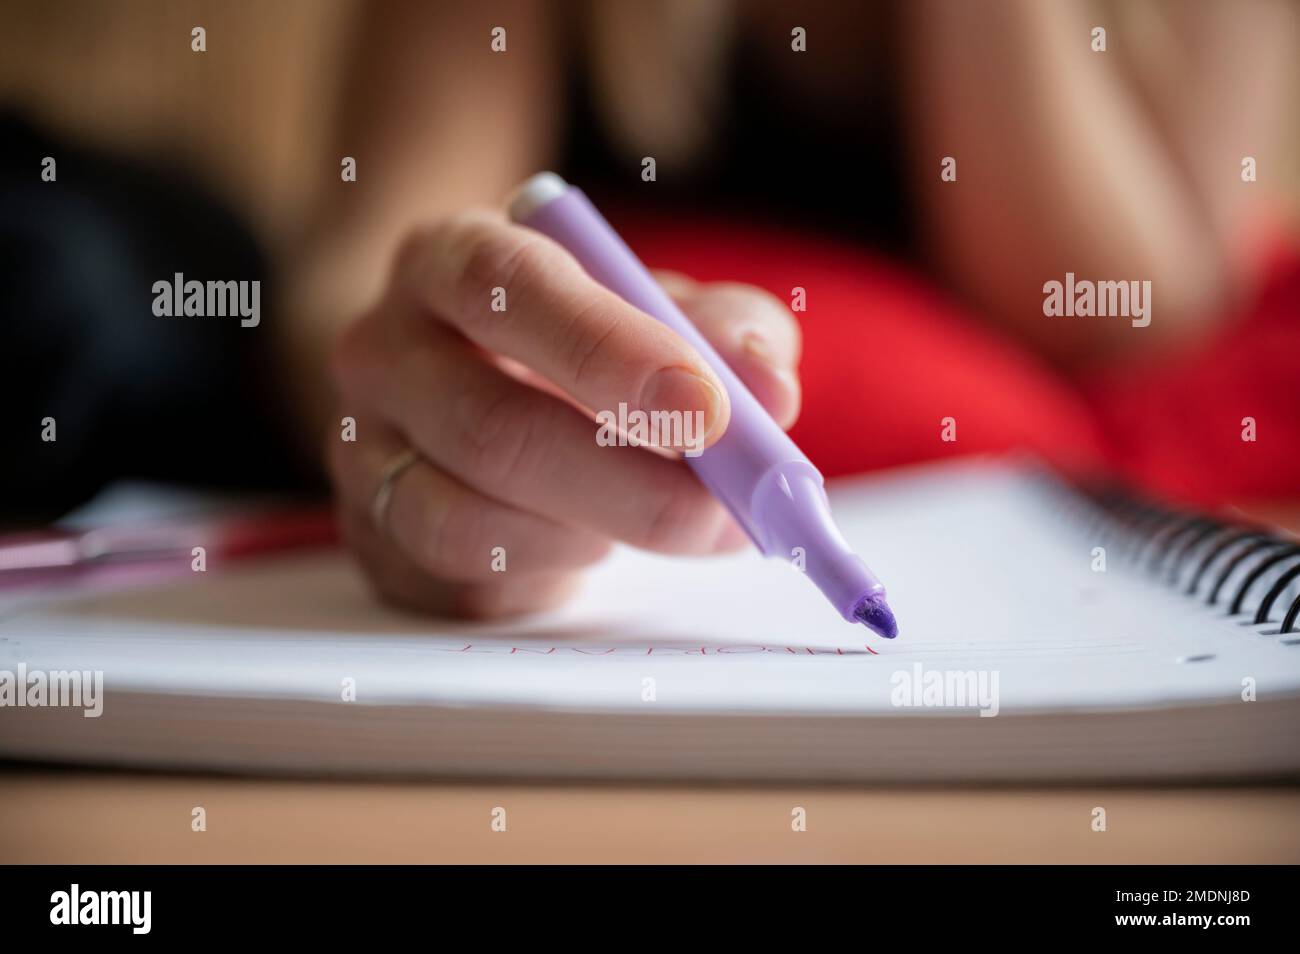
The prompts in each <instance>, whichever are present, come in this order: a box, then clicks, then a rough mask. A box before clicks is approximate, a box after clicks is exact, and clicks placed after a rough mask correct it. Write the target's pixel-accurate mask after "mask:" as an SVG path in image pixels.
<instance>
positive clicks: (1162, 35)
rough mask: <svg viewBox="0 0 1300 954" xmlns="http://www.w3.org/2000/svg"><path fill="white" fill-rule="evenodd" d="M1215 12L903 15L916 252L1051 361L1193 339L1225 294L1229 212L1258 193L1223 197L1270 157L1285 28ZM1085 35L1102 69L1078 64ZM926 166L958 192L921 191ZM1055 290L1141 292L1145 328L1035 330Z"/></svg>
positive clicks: (942, 11) (1037, 10)
mask: <svg viewBox="0 0 1300 954" xmlns="http://www.w3.org/2000/svg"><path fill="white" fill-rule="evenodd" d="M1139 6H1145V5H1144V4H1142V5H1139ZM1223 6H1225V5H1221V4H1213V3H1210V4H1202V3H1177V4H1171V5H1169V6H1168V7H1167V8H1160V11H1159V13H1160V14H1161V16H1159V17H1155V18H1152V17H1151V16H1148V17H1147V18H1146V20H1145V22H1142V21H1140V20H1139V19H1138V18H1133V20H1130V18H1128V17H1124V18H1118V17H1115V16H1108V15H1106V9H1107V8H1104V7H1103V6H1101V5H1100V4H1096V5H1094V4H1091V3H1087V2H1082V0H1077V2H1066V0H1060V2H1051V3H1042V2H1037V0H999V2H991V3H988V2H970V0H921V2H920V3H918V4H916V5H915V6H914V7H912V8H911V10H912V20H911V24H910V27H911V35H910V39H909V59H910V64H911V73H910V79H911V80H912V82H913V83H914V90H915V92H916V94H917V95H916V97H915V98H914V99H913V100H912V103H911V121H912V123H913V124H914V132H915V139H916V142H917V145H918V146H919V148H918V149H917V151H916V155H917V156H918V158H917V159H916V160H915V163H914V165H915V173H916V176H917V180H916V181H917V184H918V187H917V192H918V196H919V199H920V202H921V205H922V208H923V211H924V214H925V217H926V222H927V232H928V238H929V242H930V246H931V248H930V250H931V252H932V254H933V255H934V256H935V258H936V260H937V261H938V263H939V264H940V266H941V267H942V268H943V269H944V271H945V272H946V273H947V275H948V276H949V278H950V280H952V281H953V282H954V283H955V284H956V285H957V286H958V287H959V288H960V289H961V290H962V291H963V292H964V293H965V294H966V295H967V296H969V297H970V298H972V299H973V300H974V301H975V302H976V303H977V304H979V305H980V306H982V307H983V308H984V309H986V310H987V311H988V312H989V313H990V314H991V316H992V317H994V318H995V319H996V320H999V321H1001V322H1003V323H1005V324H1006V325H1008V326H1009V327H1010V328H1011V329H1012V330H1014V331H1015V332H1016V333H1018V334H1020V335H1021V336H1023V337H1026V338H1028V339H1029V340H1030V341H1032V342H1033V343H1034V344H1035V345H1037V346H1038V348H1039V349H1040V350H1041V351H1043V352H1044V353H1046V354H1047V355H1049V356H1051V357H1053V358H1055V359H1057V360H1059V361H1062V362H1065V363H1071V364H1080V363H1087V362H1089V361H1095V360H1097V359H1099V358H1104V357H1113V356H1118V354H1119V353H1120V352H1123V354H1124V355H1125V356H1130V357H1132V356H1138V355H1143V354H1148V353H1149V352H1150V351H1152V350H1154V349H1159V348H1162V347H1165V346H1168V345H1170V344H1171V343H1173V342H1175V341H1183V342H1185V341H1187V340H1190V339H1194V338H1195V337H1196V336H1198V335H1200V334H1203V333H1204V332H1205V331H1206V330H1207V329H1208V328H1209V325H1210V322H1211V321H1212V320H1213V319H1214V318H1215V317H1217V316H1218V315H1219V314H1221V313H1222V310H1223V308H1224V307H1225V305H1227V304H1228V303H1229V302H1230V301H1231V300H1232V298H1233V297H1234V295H1235V294H1236V292H1237V291H1238V290H1239V288H1240V284H1241V281H1242V279H1243V269H1242V267H1241V262H1240V257H1239V256H1238V255H1237V254H1236V253H1234V244H1233V243H1234V242H1235V241H1236V240H1238V239H1240V237H1241V235H1240V233H1241V231H1242V229H1243V227H1244V224H1245V223H1244V217H1245V214H1246V208H1247V207H1246V205H1245V200H1246V198H1247V196H1248V195H1256V196H1258V195H1262V194H1266V193H1265V189H1266V188H1267V186H1266V185H1265V184H1264V183H1263V182H1260V183H1254V184H1250V185H1246V184H1245V183H1242V181H1241V177H1240V171H1241V165H1240V162H1241V156H1243V155H1257V156H1259V155H1260V154H1261V153H1262V152H1265V151H1268V150H1273V149H1275V147H1274V146H1273V145H1272V142H1273V140H1274V138H1275V130H1274V127H1275V126H1280V125H1282V123H1283V119H1282V117H1284V116H1286V115H1288V112H1287V111H1286V109H1285V108H1284V107H1285V104H1284V103H1283V102H1281V100H1282V99H1283V98H1284V97H1283V95H1282V93H1283V91H1284V90H1285V86H1284V84H1282V83H1280V82H1277V81H1276V77H1277V76H1279V75H1280V74H1281V73H1282V72H1283V69H1282V67H1283V65H1284V64H1285V61H1286V56H1287V51H1288V50H1293V49H1294V44H1293V42H1292V36H1291V34H1290V32H1289V26H1290V25H1291V24H1293V21H1294V19H1295V18H1294V10H1293V9H1291V8H1288V7H1285V6H1284V5H1282V4H1269V3H1258V4H1251V5H1247V4H1232V5H1230V6H1231V7H1232V10H1231V12H1228V11H1225V10H1223ZM1126 9H1127V8H1126ZM1146 12H1147V13H1148V14H1150V13H1152V12H1154V11H1152V10H1151V9H1150V8H1148V9H1147V10H1146ZM1161 21H1164V22H1163V23H1162V22H1161ZM1134 23H1137V24H1139V25H1140V27H1141V29H1140V30H1139V29H1138V28H1136V27H1135V26H1134ZM1173 24H1177V28H1176V29H1175V28H1174V27H1173ZM1096 26H1104V27H1106V29H1107V52H1105V53H1095V52H1093V51H1092V49H1091V46H1090V40H1091V36H1090V34H1091V30H1092V28H1093V27H1096ZM1290 115H1294V108H1292V109H1291V111H1290ZM942 156H954V157H956V158H957V167H958V178H957V182H955V183H944V182H940V181H939V176H938V170H939V159H940V157H942ZM1274 158H1275V156H1274V155H1273V154H1272V153H1270V162H1272V167H1273V169H1274V172H1275V174H1276V173H1277V172H1278V170H1279V169H1280V167H1281V166H1282V163H1281V162H1273V159H1274ZM1260 162H1261V168H1262V167H1264V164H1265V160H1264V159H1263V158H1262V157H1261V159H1260ZM1252 189H1253V190H1256V191H1255V192H1254V193H1251V192H1250V191H1249V190H1252ZM1067 271H1072V272H1074V273H1075V275H1076V276H1077V277H1078V278H1080V279H1084V278H1086V279H1092V280H1134V279H1135V280H1139V281H1141V280H1150V281H1151V282H1152V304H1153V311H1152V318H1153V320H1152V324H1151V326H1150V327H1148V328H1144V329H1141V330H1140V331H1139V330H1135V329H1132V328H1131V327H1130V326H1129V324H1128V323H1127V322H1120V321H1108V320H1105V319H1097V320H1068V319H1067V320H1052V319H1047V318H1045V317H1044V316H1043V313H1042V304H1043V291H1042V286H1043V283H1044V282H1046V281H1048V280H1051V279H1057V280H1061V279H1063V278H1064V275H1065V273H1066V272H1067Z"/></svg>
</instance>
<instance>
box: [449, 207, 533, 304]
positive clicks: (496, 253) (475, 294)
mask: <svg viewBox="0 0 1300 954" xmlns="http://www.w3.org/2000/svg"><path fill="white" fill-rule="evenodd" d="M462 242H463V250H462V253H461V254H462V258H461V261H460V268H459V270H458V273H457V275H456V277H455V280H454V281H455V296H456V301H457V303H458V304H459V306H460V310H461V313H462V314H478V313H480V312H485V311H487V310H488V308H489V303H490V301H491V297H492V289H493V288H496V287H498V286H500V287H502V288H505V289H506V290H507V292H514V293H515V294H516V295H518V294H520V293H522V292H523V291H524V290H525V289H526V287H527V285H528V284H529V283H530V282H531V281H532V280H533V278H534V277H535V276H536V275H538V274H541V273H543V272H544V270H545V267H546V266H545V258H546V248H545V244H544V242H543V240H542V239H541V238H540V237H533V236H529V235H527V234H525V233H523V232H520V231H510V230H506V229H501V228H488V227H485V226H483V225H473V226H469V227H467V228H466V229H465V232H464V235H463V238H462Z"/></svg>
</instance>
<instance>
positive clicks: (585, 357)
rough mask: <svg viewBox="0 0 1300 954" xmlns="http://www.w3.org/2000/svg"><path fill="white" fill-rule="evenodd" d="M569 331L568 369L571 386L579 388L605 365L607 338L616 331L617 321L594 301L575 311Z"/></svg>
mask: <svg viewBox="0 0 1300 954" xmlns="http://www.w3.org/2000/svg"><path fill="white" fill-rule="evenodd" d="M569 328H570V331H569V338H570V342H569V345H568V349H567V355H568V361H567V367H569V368H570V369H571V373H572V375H573V382H574V384H575V385H578V386H580V387H581V386H584V385H586V384H587V383H588V382H589V381H590V380H591V378H592V377H593V376H594V375H595V374H597V373H598V371H599V369H601V368H602V367H603V366H604V365H605V364H606V363H607V362H608V360H609V358H610V352H611V350H612V348H611V345H610V339H611V338H613V336H614V335H615V334H616V333H617V332H618V321H617V320H615V319H614V318H612V317H611V316H610V315H609V314H608V313H607V311H606V308H605V306H604V303H603V302H593V303H590V304H588V305H585V306H583V307H581V308H578V309H577V310H576V311H575V313H574V316H573V320H572V322H571V323H570V325H569Z"/></svg>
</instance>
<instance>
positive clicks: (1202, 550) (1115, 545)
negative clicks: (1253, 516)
mask: <svg viewBox="0 0 1300 954" xmlns="http://www.w3.org/2000/svg"><path fill="white" fill-rule="evenodd" d="M1082 496H1083V497H1084V499H1085V500H1086V501H1087V504H1086V505H1085V506H1086V510H1085V511H1084V512H1082V513H1077V514H1076V517H1077V518H1080V519H1081V522H1082V523H1083V525H1084V526H1085V527H1086V528H1087V530H1088V532H1089V534H1090V535H1091V536H1093V537H1094V538H1095V539H1097V540H1098V541H1099V542H1100V543H1102V545H1104V546H1106V547H1107V549H1112V550H1113V551H1114V552H1115V553H1116V555H1117V557H1118V559H1120V560H1121V561H1123V562H1125V563H1128V564H1130V565H1132V566H1134V567H1136V568H1138V569H1140V570H1142V571H1143V572H1145V573H1146V574H1147V575H1148V576H1151V577H1154V578H1156V579H1159V580H1162V581H1163V582H1165V583H1166V584H1168V585H1170V586H1178V585H1179V584H1180V583H1181V582H1182V581H1183V580H1184V578H1186V580H1187V583H1186V586H1185V587H1184V589H1183V591H1184V593H1185V594H1186V595H1188V596H1193V597H1200V598H1202V599H1203V600H1204V602H1205V603H1206V605H1208V606H1221V605H1224V604H1225V603H1226V605H1227V611H1228V614H1229V615H1232V616H1237V615H1240V614H1242V613H1250V614H1251V619H1249V620H1243V621H1242V622H1243V624H1244V625H1251V626H1257V625H1264V624H1267V623H1269V622H1270V619H1269V617H1270V615H1271V614H1272V612H1273V608H1274V606H1275V605H1277V604H1278V603H1279V601H1280V600H1282V599H1283V597H1284V595H1285V594H1286V593H1287V592H1288V590H1292V589H1294V590H1297V592H1296V595H1295V598H1294V599H1293V600H1292V601H1291V604H1290V606H1289V607H1288V609H1287V610H1286V612H1285V614H1283V617H1282V623H1281V626H1280V627H1279V628H1278V629H1277V630H1276V631H1272V630H1270V631H1268V632H1267V633H1265V634H1263V635H1287V634H1291V633H1296V632H1300V628H1298V627H1300V586H1298V585H1297V584H1298V583H1300V540H1297V539H1295V538H1293V537H1291V536H1288V535H1287V534H1285V533H1283V532H1282V531H1279V530H1274V529H1271V528H1267V527H1262V526H1256V525H1250V524H1245V523H1243V522H1239V521H1233V520H1230V519H1218V518H1216V517H1212V516H1209V515H1207V514H1204V513H1199V512H1195V511H1191V510H1177V509H1172V508H1169V507H1166V506H1162V505H1159V504H1156V503H1154V502H1152V501H1150V500H1146V499H1143V498H1141V497H1139V496H1137V495H1134V494H1132V493H1130V492H1128V491H1127V490H1125V489H1123V488H1120V487H1114V486H1112V487H1106V488H1100V489H1095V488H1094V489H1091V490H1085V491H1084V493H1083V495H1082ZM1071 509H1072V510H1073V509H1075V508H1071ZM1279 570H1280V571H1281V572H1280V573H1278V575H1277V577H1276V579H1272V580H1271V582H1268V584H1267V589H1266V590H1265V591H1264V592H1263V594H1262V596H1260V599H1259V603H1258V605H1257V606H1256V607H1255V608H1254V610H1253V611H1252V610H1250V609H1248V607H1247V598H1248V597H1249V596H1250V595H1251V594H1252V592H1258V589H1259V586H1260V585H1261V584H1262V583H1263V582H1265V581H1267V580H1269V579H1270V574H1271V573H1274V572H1277V571H1279ZM1238 577H1240V582H1237V583H1235V585H1234V586H1233V587H1232V588H1231V589H1232V592H1231V594H1229V593H1227V592H1225V588H1228V586H1229V583H1230V582H1231V581H1233V580H1234V579H1237V578H1238ZM1207 582H1208V588H1207V587H1206V584H1207Z"/></svg>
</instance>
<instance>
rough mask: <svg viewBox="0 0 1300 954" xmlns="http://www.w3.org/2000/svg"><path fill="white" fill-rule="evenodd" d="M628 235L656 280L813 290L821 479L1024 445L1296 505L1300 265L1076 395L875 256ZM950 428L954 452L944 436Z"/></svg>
mask: <svg viewBox="0 0 1300 954" xmlns="http://www.w3.org/2000/svg"><path fill="white" fill-rule="evenodd" d="M618 226H619V229H620V231H621V232H622V233H623V234H624V236H625V237H626V238H627V240H628V242H629V244H631V245H632V247H633V248H634V249H636V251H637V252H638V254H640V255H641V256H642V258H643V259H644V260H645V262H646V263H647V264H648V265H650V266H651V267H652V268H669V269H674V270H677V271H681V272H684V273H685V274H688V275H691V276H692V277H694V278H697V279H700V280H703V281H713V280H723V279H725V280H730V281H741V282H748V283H751V284H754V285H757V286H760V287H762V288H766V289H768V290H769V291H771V292H773V293H774V294H775V295H777V296H778V297H779V298H781V299H782V300H784V301H790V300H791V290H792V289H793V288H795V287H796V286H798V287H802V288H804V289H805V290H806V294H807V310H806V311H805V312H803V313H801V314H800V315H799V318H800V320H801V324H802V327H803V333H804V356H803V361H802V364H801V368H800V375H801V378H802V381H803V386H804V409H803V413H802V416H801V417H800V420H799V422H798V423H797V424H796V425H795V427H794V429H793V431H792V434H793V436H794V438H795V440H796V441H797V442H798V443H799V445H800V446H801V447H802V448H803V449H804V450H805V452H806V453H807V454H808V456H809V457H810V458H811V459H812V460H813V462H814V463H816V464H817V465H818V466H819V467H820V468H821V469H822V471H823V472H824V473H825V474H826V475H827V476H833V475H837V474H850V473H858V472H861V471H868V470H874V469H877V468H882V467H891V466H896V465H900V464H911V463H916V462H920V461H925V460H929V459H933V458H937V457H944V456H954V455H958V454H974V453H981V452H997V451H1006V450H1011V449H1014V448H1023V449H1027V450H1030V451H1033V452H1035V453H1037V454H1039V455H1041V456H1042V457H1044V458H1045V459H1047V460H1048V461H1050V462H1052V463H1053V464H1055V465H1056V466H1058V467H1060V468H1062V469H1063V470H1065V471H1066V472H1068V473H1071V474H1075V475H1081V474H1084V473H1089V472H1100V471H1103V470H1104V471H1110V472H1114V473H1118V474H1119V475H1121V476H1123V477H1125V478H1127V479H1128V480H1129V481H1130V482H1131V483H1133V484H1135V485H1136V486H1138V487H1140V488H1143V489H1146V490H1147V491H1149V492H1152V493H1156V494H1159V495H1162V496H1166V497H1171V498H1175V499H1182V500H1186V501H1188V502H1194V503H1199V504H1217V503H1222V502H1225V501H1227V500H1231V499H1234V498H1237V499H1240V498H1246V497H1252V498H1267V497H1284V496H1292V497H1294V496H1296V495H1297V494H1300V255H1297V254H1287V255H1284V256H1281V257H1280V259H1279V261H1278V263H1277V265H1276V267H1274V268H1273V269H1271V271H1270V273H1269V279H1268V281H1267V282H1266V283H1265V285H1264V287H1263V289H1262V291H1261V293H1260V294H1259V295H1258V296H1257V298H1256V300H1255V301H1254V302H1252V303H1251V304H1250V305H1249V306H1248V307H1247V308H1245V309H1244V310H1243V312H1242V314H1240V315H1238V316H1235V317H1234V319H1233V320H1232V321H1230V322H1228V323H1227V324H1226V325H1225V326H1224V330H1223V331H1222V332H1221V334H1220V335H1219V337H1218V339H1217V340H1216V341H1215V342H1214V343H1213V344H1212V345H1210V346H1207V347H1206V348H1204V349H1202V350H1200V351H1199V352H1198V353H1196V354H1194V355H1189V356H1188V357H1186V358H1184V359H1181V360H1179V361H1178V362H1177V363H1170V364H1168V365H1166V366H1157V367H1154V368H1152V367H1146V368H1142V369H1135V370H1131V371H1128V372H1126V373H1123V374H1101V375H1096V376H1093V377H1092V378H1090V379H1089V380H1087V381H1085V382H1083V383H1079V382H1072V381H1070V380H1069V379H1067V378H1066V377H1065V376H1063V375H1061V374H1060V373H1059V372H1057V371H1055V370H1053V369H1052V368H1050V367H1048V366H1047V365H1045V364H1044V363H1043V362H1041V361H1040V360H1038V359H1037V358H1035V357H1034V356H1033V355H1031V354H1029V353H1028V352H1026V351H1025V350H1024V349H1023V348H1022V347H1020V346H1018V345H1017V344H1016V343H1015V342H1013V341H1010V340H1009V339H1007V338H1006V337H1004V336H1002V335H1000V334H999V333H997V332H996V331H994V330H992V329H989V328H987V327H985V326H983V325H981V324H979V323H978V322H977V321H975V320H972V318H971V317H970V316H969V315H967V314H966V313H965V312H964V311H963V309H962V307H961V306H959V305H958V304H956V303H954V302H953V301H952V300H950V299H949V298H947V297H945V296H944V295H943V294H941V293H939V292H937V291H935V290H934V289H933V288H932V287H931V286H930V285H929V284H927V283H926V282H925V281H924V280H923V279H921V278H919V277H917V276H916V275H914V274H912V273H910V272H908V271H907V270H905V269H904V268H902V267H900V266H898V265H896V264H893V263H891V262H889V261H886V260H884V259H882V258H881V257H880V256H878V255H876V254H874V253H872V252H870V251H866V250H863V249H858V248H854V247H852V246H849V245H845V244H841V243H838V242H835V241H831V240H828V239H822V238H815V237H808V236H799V235H795V236H791V235H789V234H787V233H786V232H785V231H779V232H778V231H777V230H775V229H758V228H753V227H749V226H746V227H745V228H743V229H742V228H738V227H736V226H735V225H732V224H727V223H722V222H701V223H691V224H690V225H689V227H686V228H683V227H682V226H681V225H680V224H675V225H672V226H669V225H667V224H666V223H662V222H656V221H654V220H646V219H635V218H631V217H627V218H620V219H619V220H618ZM1157 320H1159V319H1158V318H1157ZM1135 333H1139V334H1140V333H1141V332H1135ZM1246 417H1251V418H1254V420H1255V427H1256V440H1255V441H1253V442H1247V441H1243V440H1242V430H1243V424H1242V419H1243V418H1246ZM945 418H952V419H953V420H954V421H955V424H956V438H957V439H956V440H955V441H952V442H945V441H943V440H941V430H942V428H943V426H944V419H945Z"/></svg>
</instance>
